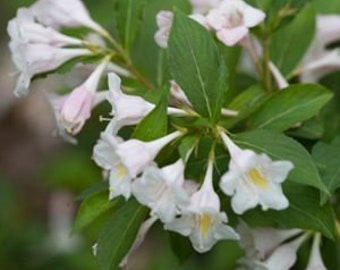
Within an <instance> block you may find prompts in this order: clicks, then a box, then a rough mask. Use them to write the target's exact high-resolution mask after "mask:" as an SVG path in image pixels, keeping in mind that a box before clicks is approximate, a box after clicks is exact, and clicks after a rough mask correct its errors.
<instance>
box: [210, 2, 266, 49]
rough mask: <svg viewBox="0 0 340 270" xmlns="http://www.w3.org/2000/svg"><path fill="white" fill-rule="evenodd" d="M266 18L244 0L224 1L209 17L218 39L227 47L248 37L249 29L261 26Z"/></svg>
mask: <svg viewBox="0 0 340 270" xmlns="http://www.w3.org/2000/svg"><path fill="white" fill-rule="evenodd" d="M264 18H265V14H264V12H263V11H261V10H259V9H256V8H253V7H252V6H250V5H248V4H247V3H245V2H244V1H242V0H224V1H223V2H222V3H221V4H220V5H219V6H218V7H216V8H215V9H212V10H210V11H209V13H208V15H207V21H208V23H209V25H210V27H211V28H213V29H214V30H215V31H216V35H217V38H218V39H219V40H220V41H221V42H223V43H224V44H225V45H227V46H234V45H236V44H238V43H239V42H241V41H242V40H243V39H245V38H246V37H248V35H249V28H251V27H254V26H256V25H258V24H260V23H261V22H262V21H263V20H264Z"/></svg>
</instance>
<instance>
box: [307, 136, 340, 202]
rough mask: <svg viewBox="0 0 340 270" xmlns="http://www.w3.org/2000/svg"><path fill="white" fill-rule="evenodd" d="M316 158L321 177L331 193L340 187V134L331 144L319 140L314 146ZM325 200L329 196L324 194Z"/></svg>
mask: <svg viewBox="0 0 340 270" xmlns="http://www.w3.org/2000/svg"><path fill="white" fill-rule="evenodd" d="M312 154H313V158H314V159H315V161H316V163H317V165H318V168H319V171H320V175H321V179H322V181H323V182H324V184H325V186H326V187H327V188H328V190H329V192H330V194H329V195H331V194H334V192H335V191H336V190H337V189H338V188H340V158H339V157H340V136H338V137H336V138H335V139H334V140H333V141H332V142H331V143H330V144H327V143H324V142H318V143H317V144H316V145H315V146H314V148H313V152H312ZM322 195H323V196H322V198H323V202H325V200H326V199H328V198H329V196H327V195H326V194H322Z"/></svg>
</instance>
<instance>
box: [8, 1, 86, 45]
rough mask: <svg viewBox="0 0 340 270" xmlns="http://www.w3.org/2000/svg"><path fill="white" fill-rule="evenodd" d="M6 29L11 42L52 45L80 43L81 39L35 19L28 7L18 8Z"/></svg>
mask: <svg viewBox="0 0 340 270" xmlns="http://www.w3.org/2000/svg"><path fill="white" fill-rule="evenodd" d="M7 31H8V33H9V35H10V37H11V39H12V41H13V42H16V43H32V44H48V45H51V46H54V47H63V46H66V45H81V44H82V43H83V41H82V40H80V39H78V38H73V37H69V36H66V35H63V34H61V33H59V32H58V31H56V30H55V29H53V28H51V27H45V26H43V25H42V24H39V23H37V22H36V21H35V18H34V15H33V13H32V11H31V10H30V9H27V8H19V9H18V12H17V16H16V17H15V18H14V19H12V20H10V21H9V23H8V27H7Z"/></svg>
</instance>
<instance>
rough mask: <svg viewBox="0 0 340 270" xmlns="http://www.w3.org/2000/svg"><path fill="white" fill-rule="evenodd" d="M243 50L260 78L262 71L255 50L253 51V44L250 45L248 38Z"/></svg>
mask: <svg viewBox="0 0 340 270" xmlns="http://www.w3.org/2000/svg"><path fill="white" fill-rule="evenodd" d="M244 48H245V49H246V51H247V53H248V54H249V56H250V59H251V61H252V62H253V64H254V66H255V69H256V71H257V73H258V74H259V76H261V75H262V74H263V70H262V67H261V65H260V63H259V57H258V55H257V54H256V50H255V48H254V46H253V43H252V41H251V39H250V38H249V40H248V42H246V44H245V46H244Z"/></svg>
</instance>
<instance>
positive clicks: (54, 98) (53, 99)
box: [46, 89, 107, 144]
mask: <svg viewBox="0 0 340 270" xmlns="http://www.w3.org/2000/svg"><path fill="white" fill-rule="evenodd" d="M75 90H76V89H75ZM75 90H74V91H75ZM74 91H73V92H74ZM73 94H74V95H75V94H76V93H73ZM85 94H86V93H85ZM70 95H71V94H66V95H64V96H58V95H56V94H54V93H48V94H47V95H46V97H47V101H48V102H49V103H50V104H51V107H52V109H53V113H54V117H55V121H56V124H57V133H58V135H59V136H60V137H61V138H63V139H64V140H65V141H67V142H69V143H72V144H76V143H77V140H76V139H75V138H74V137H73V136H72V135H70V133H69V132H71V133H72V130H73V131H74V130H75V129H74V128H71V129H68V130H67V129H66V127H65V125H64V124H63V123H62V122H61V121H60V113H61V110H62V108H63V107H64V105H65V103H66V101H67V100H69V99H70ZM81 95H84V93H82V94H81ZM89 96H91V97H92V95H90V94H89ZM106 96H107V92H106V91H102V92H97V93H95V94H94V99H93V100H92V98H91V100H90V97H86V96H83V98H85V99H87V100H84V99H83V100H82V101H83V103H82V104H80V106H81V107H78V109H79V111H78V113H80V112H81V114H82V115H83V111H84V108H86V107H87V105H88V104H89V103H90V102H89V101H91V104H92V106H91V108H94V107H96V106H97V105H98V104H100V103H102V102H103V101H105V100H106ZM68 102H70V100H69V101H68ZM92 102H93V103H92ZM84 105H85V106H84ZM85 120H86V119H85ZM78 127H81V125H78Z"/></svg>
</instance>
